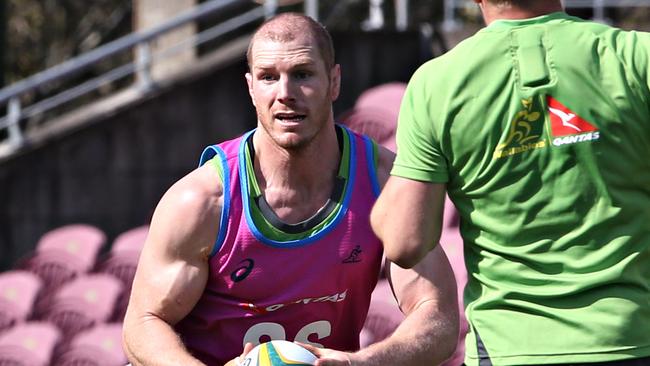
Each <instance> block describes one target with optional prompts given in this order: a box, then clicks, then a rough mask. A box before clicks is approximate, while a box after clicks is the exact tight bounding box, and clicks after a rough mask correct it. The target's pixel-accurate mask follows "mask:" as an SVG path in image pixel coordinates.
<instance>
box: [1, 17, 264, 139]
mask: <svg viewBox="0 0 650 366" xmlns="http://www.w3.org/2000/svg"><path fill="white" fill-rule="evenodd" d="M265 14H266V13H265V9H262V8H261V7H257V8H254V9H252V10H249V11H248V12H246V13H243V14H241V15H238V16H236V17H233V18H231V19H229V20H226V21H224V22H222V23H219V24H217V25H215V26H213V27H212V28H208V29H206V30H204V31H202V32H201V33H199V34H197V35H195V36H193V37H190V38H189V39H188V40H184V41H181V42H179V43H178V44H176V45H174V46H171V47H169V48H168V49H164V50H161V51H159V52H157V53H155V54H153V55H152V59H158V58H164V57H165V56H168V55H170V54H173V53H175V52H178V51H181V50H183V49H184V48H185V47H188V46H187V45H186V44H187V43H189V44H190V46H197V45H199V44H201V43H204V42H207V41H209V40H211V39H214V38H216V37H219V36H221V35H223V34H226V33H228V32H230V31H233V30H235V29H237V28H238V27H239V26H240V25H241V24H247V23H250V22H252V21H255V20H257V19H261V18H262V17H264V16H265ZM136 71H138V66H137V62H136V61H134V62H131V63H128V64H125V65H122V66H119V67H116V68H115V69H113V70H111V71H108V72H106V73H105V74H102V75H100V76H98V77H96V78H93V79H90V80H87V81H85V82H83V83H81V84H79V85H77V86H75V87H72V88H69V89H67V90H65V91H63V92H61V93H59V94H56V95H54V96H52V97H49V98H46V99H43V100H41V101H39V102H37V103H34V104H32V105H30V106H29V107H27V108H25V109H23V110H22V111H21V113H20V116H21V117H22V118H30V117H33V116H36V115H38V114H41V113H43V112H45V111H47V110H50V109H52V108H55V107H57V106H59V105H61V104H63V103H66V102H68V101H71V100H73V99H75V98H77V97H79V96H81V95H84V94H86V93H88V92H90V91H92V90H95V89H97V88H98V87H100V86H102V85H104V84H107V83H109V82H112V81H115V80H118V79H120V78H122V77H125V76H127V75H130V74H133V73H134V72H136ZM11 100H13V98H12V99H11ZM12 124H13V121H12V119H11V118H9V116H7V117H3V118H0V130H1V129H3V128H8V127H9V126H11V125H12Z"/></svg>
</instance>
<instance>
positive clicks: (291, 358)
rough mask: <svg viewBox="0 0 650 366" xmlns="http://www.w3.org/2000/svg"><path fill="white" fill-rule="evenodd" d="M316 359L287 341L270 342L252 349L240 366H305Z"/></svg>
mask: <svg viewBox="0 0 650 366" xmlns="http://www.w3.org/2000/svg"><path fill="white" fill-rule="evenodd" d="M316 360H317V358H316V356H314V354H313V353H311V352H309V351H307V350H306V349H304V348H303V347H301V346H299V345H297V344H295V343H293V342H289V341H280V340H275V341H270V342H266V343H262V344H260V345H258V346H256V347H255V348H253V349H252V350H251V351H250V352H249V353H248V354H247V355H246V357H244V360H243V361H242V362H241V363H240V364H239V365H240V366H290V365H292V366H301V365H302V366H307V365H313V364H314V362H316Z"/></svg>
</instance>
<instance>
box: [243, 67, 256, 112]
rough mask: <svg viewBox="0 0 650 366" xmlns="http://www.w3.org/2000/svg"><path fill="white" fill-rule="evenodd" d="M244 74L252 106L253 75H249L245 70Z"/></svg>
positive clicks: (253, 97) (253, 100)
mask: <svg viewBox="0 0 650 366" xmlns="http://www.w3.org/2000/svg"><path fill="white" fill-rule="evenodd" d="M244 76H245V77H246V84H248V95H250V97H251V101H252V102H253V106H255V95H254V93H253V75H251V73H250V72H247V73H246V75H244Z"/></svg>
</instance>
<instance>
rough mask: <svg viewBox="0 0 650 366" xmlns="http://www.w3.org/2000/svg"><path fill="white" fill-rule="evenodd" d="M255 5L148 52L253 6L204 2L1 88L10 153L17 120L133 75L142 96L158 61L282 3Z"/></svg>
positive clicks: (373, 3)
mask: <svg viewBox="0 0 650 366" xmlns="http://www.w3.org/2000/svg"><path fill="white" fill-rule="evenodd" d="M384 1H385V0H369V15H368V19H367V20H366V21H365V22H363V24H362V28H363V29H366V30H376V29H381V28H383V27H384V26H385V23H384V16H383V8H382V6H383V5H382V4H383V2H384ZM258 2H259V3H261V5H260V4H257V5H256V6H255V7H253V8H252V10H249V11H247V12H245V13H243V14H239V15H237V16H234V17H232V18H230V19H228V20H226V21H223V22H221V23H219V24H217V25H215V26H213V27H211V28H209V29H206V30H204V31H202V32H200V33H198V34H195V35H193V36H191V37H189V38H188V39H185V40H183V41H180V42H178V43H177V44H175V45H173V46H171V47H168V48H166V49H164V50H161V51H157V52H155V53H154V52H152V49H151V47H150V43H151V42H152V41H154V40H156V39H157V38H158V37H160V36H162V35H164V34H166V33H168V32H170V31H172V30H175V29H177V28H179V27H181V26H184V25H187V24H188V23H191V22H194V21H199V20H202V19H204V18H206V17H209V16H211V15H213V14H216V13H217V12H218V11H220V10H223V9H225V8H228V7H230V6H232V5H236V4H248V5H251V4H252V2H251V1H250V0H210V1H206V2H204V3H202V4H200V5H198V6H196V7H194V8H192V9H190V10H188V11H186V12H184V13H181V14H180V15H178V16H177V17H175V18H173V19H171V20H169V21H167V22H165V23H163V24H161V25H159V26H156V27H153V28H150V29H147V30H144V31H139V32H134V33H131V34H129V35H127V36H124V37H122V38H120V39H117V40H115V41H112V42H110V43H107V44H105V45H103V46H101V47H99V48H97V49H95V50H92V51H90V52H88V53H85V54H83V55H80V56H77V57H74V58H72V59H70V60H68V61H66V62H63V63H61V64H59V65H57V66H54V67H51V68H49V69H47V70H45V71H42V72H39V73H37V74H35V75H33V76H31V77H28V78H26V79H24V80H21V81H19V82H16V83H14V84H12V85H10V86H7V87H5V88H3V89H1V90H0V108H1V107H2V106H4V105H6V106H7V114H6V115H5V116H4V117H2V118H0V132H1V131H3V130H6V131H7V136H8V139H7V140H8V143H9V149H10V150H11V151H16V150H18V149H20V148H21V147H22V146H24V143H25V137H24V132H23V127H22V122H21V121H24V120H28V119H30V118H32V117H35V116H39V115H42V114H43V113H45V112H47V111H50V110H52V109H54V108H56V107H58V106H60V105H62V104H64V103H67V102H70V101H72V100H75V99H77V98H79V97H81V96H83V95H87V94H89V93H91V92H93V91H95V90H98V89H99V88H100V87H102V86H104V85H107V84H109V83H112V82H115V81H117V80H119V79H123V78H125V77H127V76H131V75H135V76H136V77H135V80H136V83H137V84H136V86H137V87H139V88H140V90H141V91H144V92H146V91H148V90H150V89H151V88H152V85H153V78H152V75H151V70H152V66H153V65H154V64H155V63H156V62H158V61H161V60H163V59H165V58H167V57H169V56H171V55H173V54H176V53H178V52H180V51H183V50H186V49H188V48H189V47H194V46H197V45H200V44H202V43H205V42H207V41H210V40H213V39H215V38H217V37H220V36H222V35H225V34H227V33H229V32H232V31H235V30H237V29H239V28H241V27H243V26H246V25H248V24H251V23H253V22H256V21H260V20H262V19H264V18H268V17H270V16H272V15H274V14H275V13H276V12H277V11H278V8H279V6H280V4H281V2H280V1H279V0H263V1H258ZM408 3H409V0H394V7H395V8H394V11H395V28H396V29H397V30H398V31H404V30H406V28H407V26H408V5H409V4H408ZM303 5H304V8H303V11H304V13H305V14H306V15H309V16H311V17H312V18H314V19H317V20H318V19H319V14H318V9H319V0H303ZM129 50H131V51H132V50H136V51H137V52H135V55H136V57H135V59H134V60H133V61H132V62H129V63H127V64H125V65H122V66H119V67H116V68H114V69H112V70H110V71H108V72H106V73H104V74H102V75H100V76H98V77H95V78H92V79H90V80H86V81H84V82H82V83H81V84H79V85H76V86H73V87H70V88H68V89H65V90H63V91H61V92H59V93H56V94H55V95H52V96H47V97H46V98H44V99H42V100H40V101H37V102H35V103H33V104H30V105H28V106H23V105H22V102H21V98H22V97H23V96H25V95H27V94H29V93H31V92H34V91H36V90H40V89H42V88H43V87H44V86H46V85H49V84H52V83H60V82H64V81H67V80H69V79H70V78H71V77H72V76H75V75H78V74H80V73H82V72H84V71H86V70H88V69H89V68H91V67H93V66H95V65H97V64H98V63H100V62H102V61H104V60H106V59H108V58H110V57H114V56H116V55H117V54H118V53H120V52H124V51H129Z"/></svg>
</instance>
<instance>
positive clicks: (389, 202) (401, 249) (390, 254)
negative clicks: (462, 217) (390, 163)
mask: <svg viewBox="0 0 650 366" xmlns="http://www.w3.org/2000/svg"><path fill="white" fill-rule="evenodd" d="M444 202H445V185H444V184H435V183H427V182H420V181H416V180H410V179H406V178H401V177H397V176H391V177H390V178H389V179H388V182H387V183H386V186H385V187H384V189H383V191H382V192H381V195H380V196H379V198H378V199H377V202H376V203H375V206H374V207H373V210H372V213H371V215H370V222H371V224H372V228H373V230H374V231H375V234H376V235H377V236H378V237H379V239H381V241H382V242H383V244H384V252H385V253H386V257H387V258H388V259H389V260H391V261H392V262H394V263H396V264H397V265H399V266H401V267H404V268H409V267H412V266H414V265H415V264H417V263H418V262H419V261H420V260H421V259H422V258H424V256H426V255H427V253H429V251H431V250H432V249H433V248H434V247H435V246H436V245H437V244H438V240H439V239H440V231H441V226H442V213H443V208H444Z"/></svg>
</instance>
